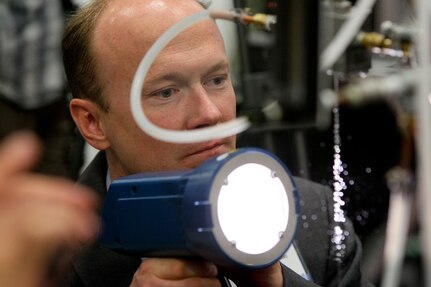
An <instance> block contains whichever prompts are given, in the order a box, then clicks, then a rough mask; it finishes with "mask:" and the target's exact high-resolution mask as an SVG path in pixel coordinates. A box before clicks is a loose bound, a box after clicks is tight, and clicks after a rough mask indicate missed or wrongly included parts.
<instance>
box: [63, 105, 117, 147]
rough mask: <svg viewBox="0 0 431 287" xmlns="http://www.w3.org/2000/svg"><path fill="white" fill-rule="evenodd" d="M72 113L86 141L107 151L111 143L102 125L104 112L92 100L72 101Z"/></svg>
mask: <svg viewBox="0 0 431 287" xmlns="http://www.w3.org/2000/svg"><path fill="white" fill-rule="evenodd" d="M70 113H71V115H72V118H73V120H74V121H75V123H76V125H77V126H78V129H79V131H80V132H81V134H82V136H83V137H84V139H85V140H86V141H87V142H88V144H90V145H91V146H93V147H94V148H96V149H98V150H106V149H107V148H108V147H109V141H108V139H107V138H106V135H105V132H104V130H103V128H102V124H101V118H100V116H101V113H103V111H101V110H100V108H99V107H98V106H97V105H96V104H95V103H93V102H92V101H90V100H86V99H72V100H71V101H70Z"/></svg>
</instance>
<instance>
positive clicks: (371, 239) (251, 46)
mask: <svg viewBox="0 0 431 287" xmlns="http://www.w3.org/2000/svg"><path fill="white" fill-rule="evenodd" d="M233 2H234V6H235V8H236V9H244V7H246V11H248V12H249V13H250V15H254V14H255V13H265V14H268V15H276V16H277V21H276V22H277V23H276V24H275V25H271V26H270V27H264V28H262V27H258V26H256V25H243V24H240V25H237V32H238V39H239V44H238V46H239V50H240V53H239V54H238V55H240V57H239V64H240V72H239V73H238V75H239V78H238V80H237V83H236V89H237V94H238V112H239V114H248V115H249V116H250V118H251V119H252V120H253V121H254V125H253V126H252V127H251V128H250V129H249V130H248V131H246V132H244V133H242V134H240V135H239V136H238V144H239V146H240V147H242V146H258V147H262V148H264V149H266V150H268V151H271V152H273V153H275V154H276V155H278V156H279V157H280V158H282V160H283V161H284V162H285V163H286V164H287V166H289V168H290V170H291V171H292V172H293V174H294V175H298V176H303V177H307V178H310V179H312V180H314V181H317V182H320V183H322V184H325V185H329V186H331V187H333V188H335V187H336V186H340V185H341V186H342V192H343V202H345V204H344V206H343V207H344V211H345V213H346V216H348V217H349V218H350V219H351V220H352V221H353V223H354V225H355V229H356V231H357V233H358V234H359V236H360V238H361V240H362V242H363V244H364V259H363V262H364V263H363V271H364V273H365V276H366V277H367V278H368V279H369V280H371V281H372V282H374V283H375V284H376V285H377V286H428V285H426V283H425V282H426V278H424V274H425V271H424V270H426V269H424V268H426V266H423V263H424V262H425V263H426V261H427V260H426V258H423V257H424V250H423V248H421V245H420V244H419V236H420V235H421V234H422V233H425V231H424V232H421V226H420V223H421V220H419V219H418V217H420V216H421V215H420V213H415V212H413V209H414V208H413V207H414V205H415V204H416V203H415V201H417V200H418V197H419V196H420V195H419V194H418V189H419V188H420V187H419V181H420V177H421V174H420V173H419V172H418V170H419V168H421V165H420V164H419V162H418V158H422V157H418V156H417V155H420V154H421V151H420V150H418V148H417V146H418V141H419V139H418V135H420V134H419V132H420V129H418V122H419V125H421V124H420V120H421V118H420V111H418V108H417V104H416V102H417V101H416V100H417V98H418V97H421V95H420V92H419V91H418V90H419V89H418V88H417V85H418V83H417V81H418V79H420V70H418V67H421V65H424V64H423V63H421V60H420V56H421V55H420V52H419V51H418V50H420V49H419V48H418V47H419V45H420V41H418V37H416V35H417V31H418V29H419V28H418V27H419V22H420V15H418V12H417V11H419V10H420V9H419V6H420V5H424V4H421V3H420V1H417V2H412V1H403V0H397V1H393V0H391V1H389V0H388V1H366V0H365V1H347V0H346V1H341V0H340V1H339V0H326V1H320V2H319V1H308V0H304V1H251V0H250V1H247V0H235V1H233ZM425 10H426V11H427V12H426V13H425V14H427V17H428V18H431V13H430V11H431V9H430V8H428V9H425ZM355 14H356V16H355ZM358 14H359V16H358ZM355 17H356V18H357V19H356V23H353V22H354V20H352V18H355ZM361 17H362V18H361ZM352 23H353V24H352ZM349 25H350V27H349ZM428 30H429V27H428ZM423 32H426V31H423ZM343 33H344V34H343ZM337 37H338V39H337ZM337 40H338V44H336V45H335V46H336V47H334V45H333V46H332V47H331V46H330V45H332V44H334V42H337ZM343 41H344V42H345V43H343ZM337 45H338V46H337ZM343 45H344V46H343ZM429 52H430V51H429V50H427V54H429ZM423 106H429V102H427V101H425V104H423ZM428 124H429V123H428ZM424 156H426V155H424ZM426 160H427V158H426V159H425V161H426ZM418 164H419V165H418ZM400 171H401V172H400ZM334 198H335V197H334ZM399 198H401V199H399ZM419 198H420V197H419ZM390 206H391V207H390ZM394 213H396V214H399V215H400V214H404V221H399V222H398V224H396V226H395V228H391V226H393V225H394V224H393V223H391V221H394V220H400V219H399V218H395V217H394V216H393V215H392V217H393V218H392V219H391V218H390V216H389V214H394ZM387 234H392V237H394V236H395V237H398V241H396V240H395V241H394V240H392V241H391V240H390V238H389V236H388V235H387ZM388 258H390V259H388ZM388 274H389V275H388Z"/></svg>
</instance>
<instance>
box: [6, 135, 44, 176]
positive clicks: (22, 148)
mask: <svg viewBox="0 0 431 287" xmlns="http://www.w3.org/2000/svg"><path fill="white" fill-rule="evenodd" d="M40 153H41V144H40V142H39V140H38V138H37V137H36V135H34V134H33V133H31V132H16V133H14V134H12V135H11V136H9V137H7V138H6V139H5V140H4V141H3V143H2V144H1V145H0V178H7V177H8V176H10V175H13V174H15V173H17V172H21V171H25V170H28V169H30V168H32V167H33V166H34V165H35V164H36V162H37V160H38V159H39V156H40Z"/></svg>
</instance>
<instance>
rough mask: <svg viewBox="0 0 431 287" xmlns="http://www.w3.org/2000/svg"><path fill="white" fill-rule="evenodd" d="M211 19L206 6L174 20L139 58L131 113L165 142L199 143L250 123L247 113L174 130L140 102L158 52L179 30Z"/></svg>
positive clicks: (237, 131) (148, 131) (144, 128)
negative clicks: (156, 122)
mask: <svg viewBox="0 0 431 287" xmlns="http://www.w3.org/2000/svg"><path fill="white" fill-rule="evenodd" d="M205 19H211V16H210V12H209V11H207V10H203V11H201V12H198V13H195V14H193V15H190V16H188V17H186V18H184V19H182V20H181V21H179V22H177V23H175V24H174V25H173V26H172V27H170V28H169V29H168V30H167V31H166V32H165V33H163V34H162V35H161V36H160V37H159V38H158V39H157V41H156V42H155V43H154V44H153V45H152V46H151V48H150V49H149V50H148V52H147V53H146V54H145V57H144V58H143V59H142V61H141V62H140V64H139V66H138V69H137V71H136V73H135V76H134V78H133V82H132V87H131V92H130V108H131V111H132V115H133V117H134V119H135V121H136V123H137V124H138V126H139V127H140V128H141V129H142V130H143V131H144V132H145V133H147V134H148V135H150V136H152V137H154V138H156V139H158V140H161V141H165V142H172V143H196V142H203V141H209V140H214V139H219V138H223V137H228V136H232V135H235V134H237V133H240V132H242V131H244V130H246V129H247V128H248V127H249V126H250V125H251V124H250V122H249V120H248V118H246V117H239V118H237V119H234V120H232V121H229V122H226V123H222V124H219V125H216V126H212V127H207V128H201V129H195V130H189V131H175V130H169V129H164V128H161V127H158V126H156V125H154V124H153V123H152V122H151V121H150V120H149V119H148V118H147V117H146V116H145V113H144V111H143V109H142V104H141V91H142V87H143V85H144V81H145V77H146V76H147V73H148V71H149V69H150V67H151V65H152V64H153V62H154V60H155V59H156V57H157V56H158V54H159V53H160V52H161V51H162V49H163V48H164V47H166V45H167V44H168V43H169V42H170V41H171V40H172V39H173V38H175V37H176V36H177V35H178V34H179V33H181V32H182V31H183V30H185V29H187V28H188V27H190V26H192V25H193V24H195V23H197V22H199V21H202V20H205Z"/></svg>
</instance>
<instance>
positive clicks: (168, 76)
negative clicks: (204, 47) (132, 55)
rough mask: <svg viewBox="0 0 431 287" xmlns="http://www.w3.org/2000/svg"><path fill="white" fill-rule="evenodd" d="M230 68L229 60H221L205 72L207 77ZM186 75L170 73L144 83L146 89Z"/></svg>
mask: <svg viewBox="0 0 431 287" xmlns="http://www.w3.org/2000/svg"><path fill="white" fill-rule="evenodd" d="M228 68H229V62H228V61H227V60H221V61H220V62H218V63H216V64H215V65H212V66H211V67H209V68H208V69H207V70H206V72H205V74H204V75H205V76H206V75H209V74H212V73H214V72H217V71H219V70H221V69H228ZM183 77H184V75H183V74H181V73H178V72H169V73H165V74H162V75H160V76H155V77H153V78H151V79H149V80H148V81H145V83H144V88H145V86H146V85H151V84H155V83H158V82H162V81H175V80H178V79H181V78H183Z"/></svg>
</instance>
